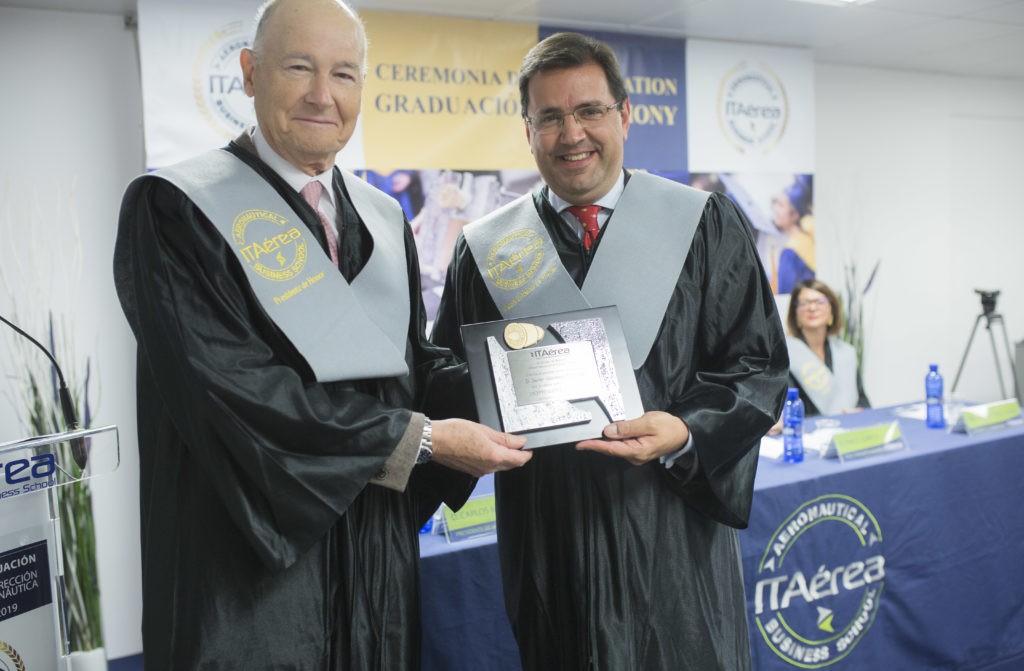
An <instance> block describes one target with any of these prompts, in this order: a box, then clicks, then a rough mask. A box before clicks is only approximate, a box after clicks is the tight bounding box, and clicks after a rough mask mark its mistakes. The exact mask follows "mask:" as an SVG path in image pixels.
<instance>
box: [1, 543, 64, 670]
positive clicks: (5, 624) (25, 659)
mask: <svg viewBox="0 0 1024 671" xmlns="http://www.w3.org/2000/svg"><path fill="white" fill-rule="evenodd" d="M46 535H47V529H46V526H45V525H41V526H39V527H38V528H35V529H26V530H24V531H23V532H21V533H18V534H11V535H9V536H6V537H3V538H0V544H2V547H10V548H11V549H10V550H6V551H4V552H0V668H10V669H31V670H32V671H36V670H37V669H38V670H40V671H44V670H47V669H54V670H55V669H56V668H57V667H56V662H57V659H58V658H59V653H58V651H57V647H56V641H55V636H54V633H55V632H54V626H55V621H54V601H53V590H52V587H51V585H52V582H51V580H50V558H49V553H48V551H47V546H48V541H47V540H45V537H46ZM15 537H20V538H25V537H35V538H36V539H38V540H34V541H31V542H28V543H26V544H23V545H18V546H16V547H12V546H15V545H16V544H17V540H16V538H15ZM5 664H6V666H5Z"/></svg>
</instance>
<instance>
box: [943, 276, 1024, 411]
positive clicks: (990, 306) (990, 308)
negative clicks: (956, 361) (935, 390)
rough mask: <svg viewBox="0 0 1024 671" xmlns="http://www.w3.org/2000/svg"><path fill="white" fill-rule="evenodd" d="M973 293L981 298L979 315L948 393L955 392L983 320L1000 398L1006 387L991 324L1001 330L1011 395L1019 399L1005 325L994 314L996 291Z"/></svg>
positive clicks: (1001, 317)
mask: <svg viewBox="0 0 1024 671" xmlns="http://www.w3.org/2000/svg"><path fill="white" fill-rule="evenodd" d="M974 291H975V293H977V294H978V295H980V296H981V314H980V315H978V318H977V319H975V320H974V328H973V329H971V337H970V338H968V339H967V347H965V348H964V355H963V357H961V358H960V367H959V368H958V369H957V371H956V377H955V378H954V379H953V388H952V389H951V390H950V393H951V394H952V393H955V392H956V387H957V385H958V384H959V383H960V374H961V373H963V372H964V364H965V363H967V355H968V354H970V352H971V345H972V344H973V343H974V336H975V334H977V332H978V326H980V325H981V320H982V319H984V320H985V329H986V330H987V331H988V337H989V340H990V341H991V342H992V356H993V357H995V363H996V376H997V377H998V378H999V392H1000V393H1001V394H1002V398H1007V396H1006V385H1005V384H1004V382H1003V371H1002V368H1001V367H1000V365H999V349H998V348H997V347H996V337H995V334H994V333H993V332H992V326H993V324H998V325H999V326H1000V327H1002V329H1003V342H1004V344H1005V345H1006V359H1007V361H1009V362H1010V372H1011V373H1012V374H1013V395H1014V396H1015V397H1017V398H1018V399H1019V398H1020V390H1018V389H1017V367H1016V366H1015V365H1014V363H1013V351H1012V350H1011V349H1010V338H1009V337H1008V336H1007V335H1006V323H1005V322H1004V321H1003V316H1002V315H1001V314H999V313H998V312H996V298H997V297H998V296H999V292H998V291H982V290H980V289H975V290H974Z"/></svg>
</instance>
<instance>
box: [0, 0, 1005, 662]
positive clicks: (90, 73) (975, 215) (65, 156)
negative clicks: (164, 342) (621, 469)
mask: <svg viewBox="0 0 1024 671" xmlns="http://www.w3.org/2000/svg"><path fill="white" fill-rule="evenodd" d="M0 50H2V55H3V57H2V58H0V81H3V82H4V93H5V96H4V98H5V103H6V104H4V105H3V106H0V128H3V135H2V138H3V139H2V142H3V150H4V152H3V156H4V161H3V164H2V165H0V240H2V241H4V243H3V244H4V247H3V250H4V253H3V256H2V257H0V258H2V260H0V264H2V268H3V270H4V271H5V272H6V271H7V269H8V268H12V267H14V265H13V264H14V259H16V258H27V256H26V255H27V254H28V253H29V252H28V250H27V249H25V248H22V247H11V246H9V245H8V243H7V242H6V241H7V240H9V239H10V237H11V236H12V235H13V234H15V233H16V232H17V233H18V235H21V234H22V232H21V229H23V228H25V227H28V228H32V229H38V230H37V231H36V232H37V233H39V234H38V235H36V236H34V238H35V239H37V240H38V239H39V238H42V239H43V240H44V241H46V240H59V241H60V245H61V246H66V245H68V244H71V242H72V240H73V238H71V237H68V236H70V235H71V234H70V233H68V231H69V230H72V227H71V222H72V219H77V222H78V228H79V244H80V245H81V247H80V249H81V254H80V262H78V265H77V269H76V265H75V264H74V263H71V264H68V263H64V262H62V261H61V260H60V258H61V257H59V256H58V257H49V256H46V255H44V254H38V253H36V256H35V257H32V258H34V259H36V260H35V261H33V263H32V264H30V265H31V273H29V272H26V273H25V275H24V277H23V278H22V279H23V281H21V282H19V283H18V284H17V285H15V286H13V287H12V290H13V291H14V292H15V294H16V295H17V296H18V306H19V310H20V311H21V312H22V313H24V312H25V311H26V309H27V307H28V305H29V304H31V305H32V307H33V310H34V311H36V312H37V313H38V312H39V311H42V313H43V314H45V311H46V310H47V309H48V308H50V307H53V308H54V309H56V310H58V311H69V312H70V311H72V310H73V312H74V314H75V317H76V320H77V321H76V325H75V338H76V343H77V347H78V350H79V354H83V353H86V352H87V353H88V354H89V355H90V356H91V358H92V361H93V365H94V376H95V377H96V379H97V380H98V393H99V404H98V407H97V411H98V412H97V418H96V421H97V423H98V424H111V423H116V424H118V425H119V426H120V427H121V448H122V465H121V468H120V470H119V471H118V472H117V473H116V474H114V475H111V476H105V477H104V478H102V479H100V480H97V482H96V505H97V511H98V515H99V520H98V522H97V526H98V529H97V531H98V543H99V552H100V562H101V574H100V580H101V586H102V589H103V610H104V625H105V629H106V635H107V649H108V654H109V655H110V656H111V657H112V658H116V657H121V656H125V655H130V654H134V653H137V652H139V650H140V649H141V639H140V635H139V623H140V613H141V604H140V603H139V600H138V599H139V597H138V594H139V589H140V588H139V584H140V574H139V549H138V527H139V519H138V501H137V499H138V493H137V469H138V466H137V458H136V456H135V451H136V442H135V401H134V344H133V342H132V339H131V336H130V332H129V330H128V328H127V325H126V324H125V322H124V319H123V317H122V316H121V313H120V309H119V308H118V307H117V303H116V298H115V296H114V290H113V282H112V279H111V271H110V268H111V254H112V248H113V240H114V233H115V226H116V218H117V209H118V205H119V202H120V197H121V193H122V191H123V189H124V186H125V185H126V184H127V183H128V181H129V180H130V179H131V178H132V177H133V176H134V175H136V174H138V173H139V172H141V171H142V168H143V153H142V128H141V124H142V116H141V91H140V87H139V75H138V59H137V54H136V49H135V42H134V35H133V33H132V32H131V31H129V30H125V29H124V28H123V27H122V19H121V17H117V16H104V15H96V14H84V13H74V12H46V11H37V10H20V9H10V8H5V7H0ZM371 59H372V51H371ZM26 64H29V65H28V66H27V65H26ZM69 72H73V73H74V76H69V75H68V73H69ZM814 90H815V103H816V107H817V110H816V115H815V116H816V119H817V130H816V138H815V143H816V146H817V155H816V161H815V177H816V180H817V181H816V184H815V190H816V193H815V215H816V218H817V219H818V221H819V222H820V223H821V226H820V227H819V230H820V231H822V233H821V235H819V238H818V240H817V245H818V263H819V276H820V277H822V278H823V279H825V280H826V281H828V282H830V283H832V284H836V285H838V284H840V280H841V277H842V270H843V264H844V263H846V262H848V261H850V260H855V261H857V263H858V264H859V266H860V267H861V268H865V267H868V266H869V265H870V264H871V263H873V262H874V261H875V260H876V259H878V258H881V259H882V265H881V271H880V273H879V277H878V279H877V281H876V285H875V287H874V288H873V289H872V290H871V292H870V293H869V295H868V305H867V308H868V309H867V312H866V319H867V329H868V331H867V355H866V356H867V359H866V366H865V370H864V378H865V384H866V386H867V391H868V394H869V395H870V397H871V399H872V401H873V402H874V403H875V404H876V405H887V404H895V403H898V402H902V401H907V400H913V399H918V398H919V397H920V396H921V395H922V391H923V378H924V373H925V372H926V370H927V364H928V363H929V362H933V361H934V362H937V363H939V364H940V366H941V369H942V370H943V371H944V372H945V373H946V379H947V386H948V385H950V384H952V378H953V374H954V373H955V368H956V365H957V364H958V363H959V359H960V355H961V353H962V352H963V348H964V345H965V344H966V340H967V336H968V335H969V333H970V330H971V327H972V326H973V322H974V318H975V317H976V316H977V314H978V313H979V311H980V303H979V302H978V300H977V297H976V296H975V295H974V292H973V289H974V288H975V287H978V288H999V289H1002V291H1003V293H1002V295H1001V296H1000V299H999V307H1000V309H1001V311H1002V313H1003V315H1004V316H1005V320H1006V324H1007V327H1008V330H1009V333H1010V338H1011V339H1012V340H1019V339H1021V338H1022V337H1024V264H1022V263H1021V261H1020V258H1019V251H1020V250H1021V249H1024V226H1022V225H1020V223H1019V219H1020V214H1019V211H1018V210H1019V206H1018V202H1019V197H1018V194H1019V193H1020V186H1019V180H1020V177H1021V176H1022V175H1024V169H1022V167H1024V166H1022V164H1021V161H1022V160H1024V159H1022V158H1021V157H1022V156H1024V117H1022V115H1021V112H1020V110H1022V109H1024V83H1022V82H1016V83H1007V82H1001V81H995V80H984V81H973V80H966V79H960V78H953V77H939V76H926V75H917V74H911V73H901V72H893V71H880V70H866V69H852V68H840V67H832V66H822V65H819V66H817V67H816V68H815V79H814ZM38 178H45V179H46V182H45V183H43V184H40V183H37V179H38ZM8 211H14V212H15V213H16V217H15V218H13V219H12V218H10V217H7V216H3V214H4V213H6V212H8ZM25 212H29V213H31V212H35V213H36V214H31V215H26V216H22V215H21V214H18V213H25ZM826 230H827V231H834V233H835V234H834V235H832V234H831V233H829V234H828V235H826V234H825V231H826ZM30 237H31V236H30ZM25 244H28V243H25ZM33 244H35V243H33ZM44 244H45V243H44ZM44 251H45V250H44ZM65 251H66V250H65ZM72 256H73V255H72ZM32 277H35V278H42V279H34V280H33V279H32ZM44 285H49V286H52V287H58V288H61V290H62V291H65V292H66V293H65V294H64V295H63V296H61V295H56V294H57V293H58V292H54V293H55V295H53V296H52V297H50V298H38V299H37V298H36V296H37V295H38V293H39V290H40V287H42V286H44ZM11 299H12V297H11V295H10V294H9V293H8V292H7V290H6V289H5V290H4V291H3V293H0V312H2V313H3V314H5V315H6V314H8V313H9V310H10V306H11ZM37 325H41V322H34V323H33V326H37ZM979 338H983V339H982V340H980V341H979V342H978V343H977V344H975V346H974V348H973V350H972V352H973V355H972V358H971V360H970V361H969V362H968V368H967V372H965V373H964V379H963V381H962V382H961V392H962V393H963V395H965V396H967V397H970V398H975V399H978V400H994V399H995V398H997V397H998V395H999V394H998V385H997V383H996V378H995V371H994V366H993V364H992V362H991V345H989V343H988V340H987V333H981V334H979ZM0 343H2V345H0V347H2V348H3V353H5V354H7V353H9V347H10V340H9V339H7V338H6V337H5V338H2V339H0ZM0 361H3V359H2V358H0ZM0 366H7V364H6V363H0ZM14 373H15V371H14V370H12V369H10V368H7V367H3V368H0V440H5V439H11V438H16V437H20V436H21V435H22V427H21V425H20V423H19V421H18V416H17V414H16V409H15V407H14V405H13V404H12V402H11V401H12V399H17V393H18V391H17V390H18V388H17V383H16V382H15V381H14V380H13V379H12V375H13V374H14Z"/></svg>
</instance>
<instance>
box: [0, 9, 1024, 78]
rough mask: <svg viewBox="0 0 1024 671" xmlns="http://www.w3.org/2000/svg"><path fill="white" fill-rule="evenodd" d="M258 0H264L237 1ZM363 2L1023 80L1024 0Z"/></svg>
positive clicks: (830, 60)
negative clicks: (795, 50)
mask: <svg viewBox="0 0 1024 671" xmlns="http://www.w3.org/2000/svg"><path fill="white" fill-rule="evenodd" d="M230 1H232V2H251V4H252V5H253V6H254V7H255V6H256V5H257V4H258V0H230ZM837 1H838V0H817V2H811V1H810V0H634V1H633V2H628V1H622V0H617V1H615V2H612V1H610V0H355V2H354V3H353V4H355V5H356V6H357V7H358V8H359V9H374V10H389V11H405V12H416V13H424V14H443V15H448V16H460V17H467V18H477V19H495V20H500V21H520V22H522V21H528V22H531V23H542V24H548V25H555V26H560V27H572V28H578V29H586V28H590V29H594V30H604V31H613V32H629V33H642V34H651V35H664V36H670V37H696V38H706V39H718V40H732V41H738V42H754V43H759V44H770V45H781V46H795V47H809V48H810V49H811V50H812V51H813V53H814V60H815V61H816V62H818V63H827V64H838V65H851V66H864V67H874V68H891V69H899V70H912V71H918V72H931V73H940V74H951V75H958V76H966V77H993V78H1002V79H1015V80H1019V81H1024V0H868V1H865V0H859V2H858V4H854V5H849V6H830V5H829V4H821V3H827V2H832V3H835V2H837ZM2 6H11V7H31V8H37V9H55V10H72V11H80V12H100V13H110V14H134V13H135V7H136V0H0V7H2Z"/></svg>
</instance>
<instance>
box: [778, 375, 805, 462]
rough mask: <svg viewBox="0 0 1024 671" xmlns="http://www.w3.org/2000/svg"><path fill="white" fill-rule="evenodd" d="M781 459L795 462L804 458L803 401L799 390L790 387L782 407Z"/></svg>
mask: <svg viewBox="0 0 1024 671" xmlns="http://www.w3.org/2000/svg"><path fill="white" fill-rule="evenodd" d="M782 444H783V448H782V460H783V461H785V462H787V463H790V464H795V463H798V462H801V461H803V460H804V402H803V401H801V400H800V392H799V390H797V389H796V388H795V387H790V389H789V393H788V394H787V395H786V406H785V407H784V408H783V409H782Z"/></svg>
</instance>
